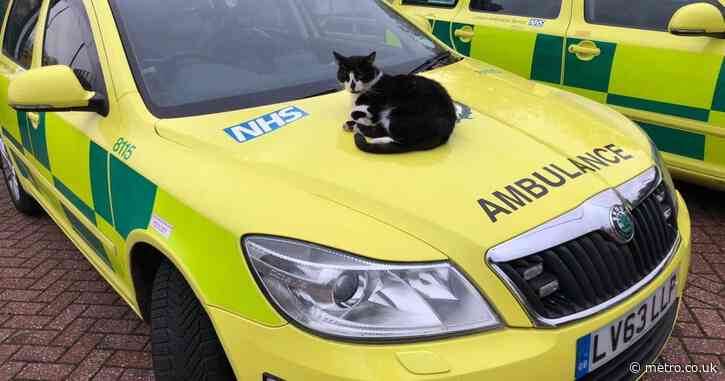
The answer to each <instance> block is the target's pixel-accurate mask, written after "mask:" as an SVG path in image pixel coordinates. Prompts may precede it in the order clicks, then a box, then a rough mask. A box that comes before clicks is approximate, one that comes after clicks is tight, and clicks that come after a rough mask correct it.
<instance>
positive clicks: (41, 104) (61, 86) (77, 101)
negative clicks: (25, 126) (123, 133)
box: [8, 65, 108, 115]
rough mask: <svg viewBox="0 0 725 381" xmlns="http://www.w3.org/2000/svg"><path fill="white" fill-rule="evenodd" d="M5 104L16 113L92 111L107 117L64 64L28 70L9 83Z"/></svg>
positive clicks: (98, 99)
mask: <svg viewBox="0 0 725 381" xmlns="http://www.w3.org/2000/svg"><path fill="white" fill-rule="evenodd" d="M8 103H9V104H10V106H11V107H12V108H14V109H15V110H18V111H32V112H44V111H45V112H60V111H92V112H97V113H99V114H101V115H107V114H108V106H107V103H106V101H105V99H103V97H101V96H99V95H98V94H97V93H95V92H93V91H87V90H86V89H84V88H83V86H82V85H81V82H80V80H79V79H78V77H76V75H75V73H73V69H71V68H70V67H68V66H64V65H53V66H44V67H41V68H37V69H31V70H28V71H26V72H24V73H22V74H19V75H17V76H16V77H15V78H13V79H12V80H11V81H10V87H9V89H8Z"/></svg>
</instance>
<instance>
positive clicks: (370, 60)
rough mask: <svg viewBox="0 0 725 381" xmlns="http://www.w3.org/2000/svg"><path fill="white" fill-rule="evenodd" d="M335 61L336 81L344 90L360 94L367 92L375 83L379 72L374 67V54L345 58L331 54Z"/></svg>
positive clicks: (334, 53)
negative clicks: (336, 67) (336, 68)
mask: <svg viewBox="0 0 725 381" xmlns="http://www.w3.org/2000/svg"><path fill="white" fill-rule="evenodd" d="M333 55H334V56H335V60H336V61H337V66H338V70H337V80H338V81H340V83H341V84H342V85H343V86H345V90H347V91H349V92H351V93H353V94H360V93H364V92H365V91H367V90H369V89H370V88H371V87H372V86H373V85H374V84H375V83H374V82H375V80H376V79H377V77H378V74H379V73H380V70H378V68H376V67H375V52H373V53H372V54H370V55H369V56H351V57H345V56H343V55H341V54H339V53H337V52H333Z"/></svg>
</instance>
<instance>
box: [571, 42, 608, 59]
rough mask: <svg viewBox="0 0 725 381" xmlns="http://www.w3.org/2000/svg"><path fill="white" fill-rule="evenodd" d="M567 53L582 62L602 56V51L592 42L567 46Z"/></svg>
mask: <svg viewBox="0 0 725 381" xmlns="http://www.w3.org/2000/svg"><path fill="white" fill-rule="evenodd" d="M568 50H569V53H571V54H574V55H576V58H578V59H580V60H582V61H591V60H593V59H594V58H596V57H598V56H599V55H601V54H602V50H601V49H599V48H598V47H597V44H595V43H594V42H592V41H582V42H580V43H579V44H577V45H574V44H572V45H569V49H568Z"/></svg>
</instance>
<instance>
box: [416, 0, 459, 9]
mask: <svg viewBox="0 0 725 381" xmlns="http://www.w3.org/2000/svg"><path fill="white" fill-rule="evenodd" d="M457 3H458V0H403V5H428V6H431V7H443V8H453V7H455V6H456V4H457Z"/></svg>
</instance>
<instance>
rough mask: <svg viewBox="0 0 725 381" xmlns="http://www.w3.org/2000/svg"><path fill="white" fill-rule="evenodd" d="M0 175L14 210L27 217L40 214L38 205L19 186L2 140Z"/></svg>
mask: <svg viewBox="0 0 725 381" xmlns="http://www.w3.org/2000/svg"><path fill="white" fill-rule="evenodd" d="M0 174H2V177H3V179H4V180H5V185H6V186H7V188H8V193H10V200H12V202H13V205H14V206H15V209H17V210H18V211H19V212H20V213H23V214H25V215H28V216H35V215H38V214H39V213H40V212H41V208H40V205H38V202H37V201H35V199H34V198H33V196H31V195H29V194H28V193H27V192H25V190H24V189H23V186H22V184H20V179H18V173H17V172H16V171H15V167H14V166H13V162H12V161H11V160H10V153H9V152H8V151H7V149H6V148H5V145H4V144H3V142H2V140H0Z"/></svg>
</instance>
